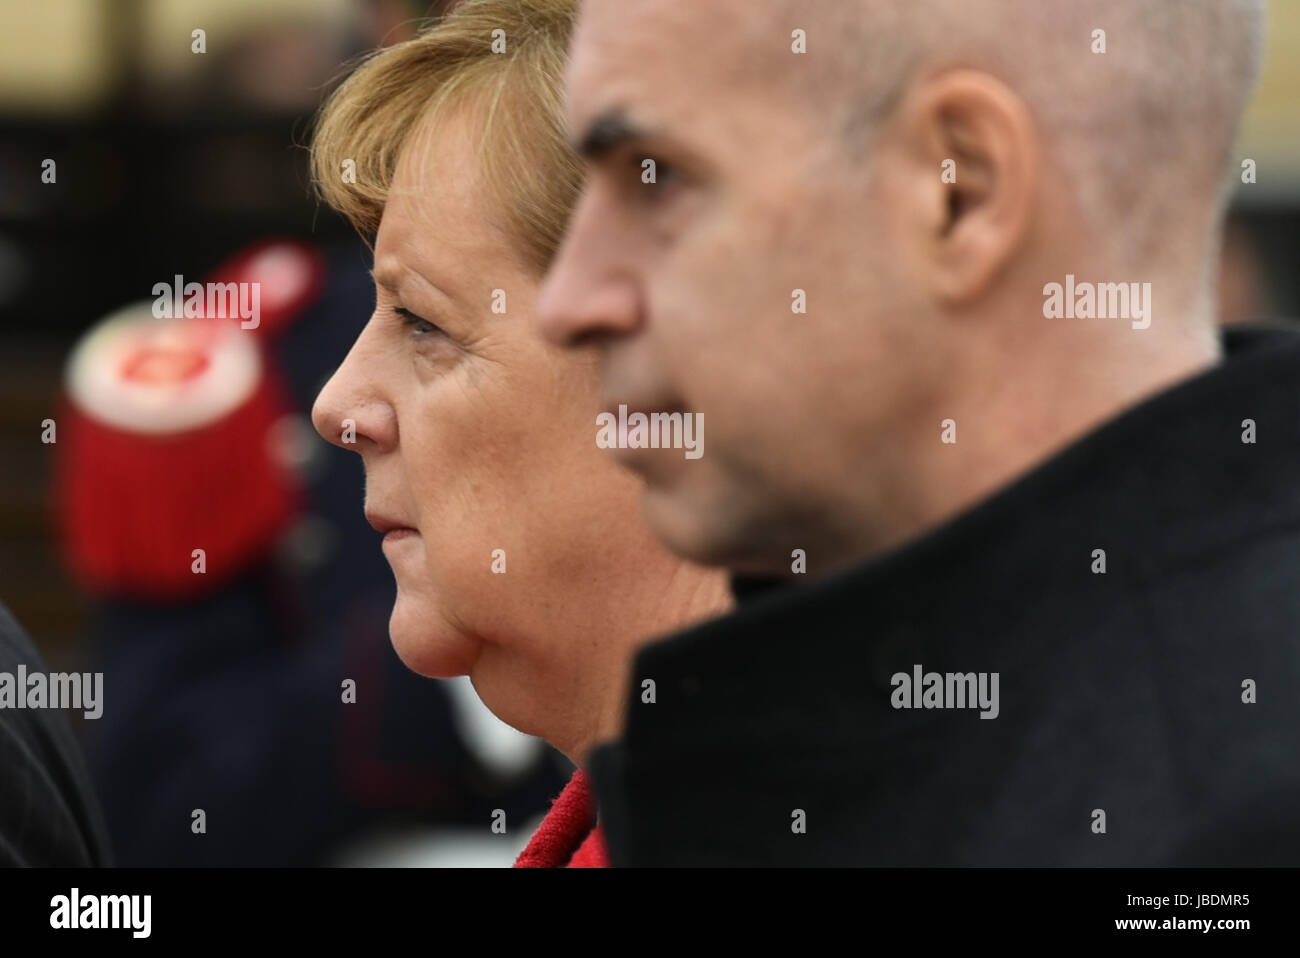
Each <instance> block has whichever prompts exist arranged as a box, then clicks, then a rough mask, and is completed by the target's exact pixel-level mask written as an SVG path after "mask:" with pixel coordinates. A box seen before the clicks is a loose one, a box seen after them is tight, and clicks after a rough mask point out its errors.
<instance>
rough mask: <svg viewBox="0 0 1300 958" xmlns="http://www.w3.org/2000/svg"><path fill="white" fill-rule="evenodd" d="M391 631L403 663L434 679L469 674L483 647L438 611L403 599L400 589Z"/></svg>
mask: <svg viewBox="0 0 1300 958" xmlns="http://www.w3.org/2000/svg"><path fill="white" fill-rule="evenodd" d="M388 634H389V636H390V637H391V638H392V640H393V649H394V650H396V652H397V657H398V658H399V659H401V660H402V663H403V664H404V665H405V666H406V667H407V668H408V669H410V670H411V671H412V672H416V673H418V674H419V675H423V676H427V677H428V678H431V679H453V678H456V677H457V676H460V675H468V674H469V672H470V669H472V668H473V667H474V661H475V659H477V658H478V654H479V650H480V648H481V646H480V644H479V642H477V641H476V640H474V639H471V638H469V637H467V636H465V635H462V634H461V633H459V632H457V631H456V630H455V629H453V628H451V626H449V625H447V624H446V623H445V622H444V621H443V620H442V617H441V616H439V615H438V613H437V612H436V611H434V610H431V609H420V608H417V607H414V606H413V605H412V604H411V603H408V602H403V601H402V597H401V595H400V593H399V595H398V598H397V603H396V604H395V605H394V606H393V614H392V617H391V618H390V619H389V621H388Z"/></svg>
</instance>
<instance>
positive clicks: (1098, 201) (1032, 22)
mask: <svg viewBox="0 0 1300 958" xmlns="http://www.w3.org/2000/svg"><path fill="white" fill-rule="evenodd" d="M1264 6H1265V4H1264V0H803V2H796V0H788V7H787V8H786V10H785V11H784V14H785V17H786V19H787V20H788V21H789V22H790V25H791V29H793V28H795V27H802V28H804V29H806V30H808V33H809V40H808V45H809V51H808V54H807V60H808V61H811V62H808V63H807V64H806V66H807V74H806V76H807V78H808V79H809V80H810V81H811V82H812V83H813V85H814V92H815V94H816V95H817V96H818V98H819V99H821V100H823V101H825V100H826V99H827V97H829V96H832V95H834V96H835V97H836V98H837V99H838V100H839V103H840V106H841V111H840V112H839V113H838V115H836V112H835V111H834V110H833V109H830V107H831V104H830V103H826V104H825V105H826V107H827V110H826V112H827V115H830V116H835V117H836V119H837V120H839V121H841V122H842V123H843V125H844V128H845V130H846V132H847V134H848V135H849V137H850V138H851V139H853V138H856V139H858V140H860V141H862V142H869V138H870V134H871V132H872V130H873V129H874V128H875V122H876V121H877V120H878V119H879V118H880V117H881V116H883V115H885V114H887V113H888V112H889V110H890V109H892V107H893V106H894V105H895V104H896V102H897V100H898V98H899V96H900V95H901V94H902V93H903V91H904V90H905V89H906V87H907V85H908V83H909V82H910V81H911V80H912V79H913V78H914V77H915V76H916V74H917V72H918V71H926V70H930V69H934V68H941V67H944V66H953V67H959V66H969V67H973V68H977V69H983V70H986V71H987V72H989V73H991V74H993V75H995V76H997V77H998V78H1000V79H1002V80H1003V81H1004V82H1005V83H1007V84H1008V85H1009V86H1010V87H1011V88H1012V89H1014V90H1016V91H1017V92H1018V93H1019V94H1020V95H1021V96H1022V97H1023V98H1024V100H1025V102H1026V103H1027V104H1028V106H1029V108H1030V110H1031V111H1032V113H1033V116H1034V119H1035V121H1036V123H1037V124H1038V125H1039V128H1040V130H1041V132H1042V133H1043V136H1044V140H1045V141H1046V142H1047V143H1048V144H1049V146H1050V149H1051V152H1050V154H1049V155H1048V156H1047V157H1046V158H1045V159H1046V161H1047V163H1048V164H1049V168H1048V170H1047V171H1046V172H1047V176H1049V177H1051V176H1052V175H1053V168H1056V169H1060V170H1061V171H1062V172H1063V173H1064V174H1065V176H1063V177H1062V180H1063V182H1062V186H1063V188H1064V187H1066V186H1067V185H1068V184H1067V183H1066V182H1064V181H1065V180H1066V179H1067V178H1068V180H1069V181H1070V182H1072V183H1073V185H1074V188H1075V189H1076V190H1077V191H1078V194H1079V195H1078V200H1079V205H1080V207H1081V208H1082V209H1083V210H1085V211H1087V212H1088V213H1089V214H1090V216H1091V217H1092V219H1093V221H1094V223H1095V224H1096V225H1097V226H1098V228H1099V229H1101V230H1103V231H1105V230H1106V227H1107V226H1108V224H1114V223H1122V224H1123V226H1124V231H1123V232H1124V236H1123V237H1122V240H1123V242H1122V244H1121V245H1122V246H1123V250H1122V253H1121V255H1126V256H1129V257H1134V258H1138V259H1143V258H1144V257H1147V256H1149V255H1152V254H1157V253H1158V248H1157V244H1158V243H1159V234H1160V232H1161V230H1160V227H1161V225H1162V224H1164V225H1166V226H1167V225H1168V222H1169V219H1170V214H1171V213H1172V212H1173V211H1175V210H1177V209H1179V208H1180V206H1186V204H1194V203H1195V202H1196V199H1197V197H1208V198H1210V199H1211V201H1212V202H1213V204H1214V206H1213V208H1212V210H1211V211H1210V212H1211V214H1212V215H1213V217H1214V221H1215V222H1216V223H1217V221H1218V218H1219V217H1221V215H1222V212H1223V208H1224V206H1225V204H1226V198H1227V189H1226V187H1227V185H1228V174H1229V171H1230V170H1234V169H1236V166H1237V164H1236V163H1235V162H1234V159H1233V148H1234V145H1235V143H1236V139H1237V135H1238V131H1239V128H1240V123H1241V118H1242V114H1243V112H1244V110H1245V105H1246V102H1247V100H1248V99H1249V96H1250V92H1251V90H1252V89H1253V87H1254V85H1255V82H1256V80H1257V78H1258V74H1259V69H1260V62H1261V60H1262V49H1263V36H1264V20H1265V9H1264ZM1095 31H1104V42H1105V52H1104V53H1101V52H1094V48H1097V49H1100V43H1101V40H1102V35H1101V34H1097V33H1095ZM819 47H820V51H819V49H818V48H819ZM819 59H820V60H821V63H820V64H819V63H818V62H817V61H818V60H819ZM832 91H834V92H832ZM845 92H847V93H848V94H849V95H848V96H847V97H845V96H844V93H845ZM1109 231H1110V232H1112V233H1113V232H1114V229H1113V227H1111V228H1110V230H1109ZM1112 238H1114V237H1112ZM1117 252H1118V251H1117Z"/></svg>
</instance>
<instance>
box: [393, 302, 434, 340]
mask: <svg viewBox="0 0 1300 958" xmlns="http://www.w3.org/2000/svg"><path fill="white" fill-rule="evenodd" d="M393 312H394V313H396V314H397V315H398V316H400V317H402V324H403V325H404V326H406V328H407V329H409V330H410V331H411V335H413V336H427V335H429V334H434V335H439V336H445V335H446V333H444V332H443V331H442V330H441V329H440V328H439V327H437V326H435V325H434V324H433V323H431V322H429V321H428V320H427V319H421V318H420V317H419V316H416V315H415V313H413V312H411V311H410V310H409V309H406V308H405V307H403V306H394V307H393Z"/></svg>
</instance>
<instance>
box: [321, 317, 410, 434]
mask: <svg viewBox="0 0 1300 958" xmlns="http://www.w3.org/2000/svg"><path fill="white" fill-rule="evenodd" d="M364 337H365V334H364V333H363V334H362V339H364ZM362 339H358V340H357V342H356V343H355V344H354V345H353V347H352V350H351V351H350V352H349V353H348V355H347V358H345V359H344V360H343V365H341V366H340V367H339V368H338V369H337V370H335V372H334V375H333V376H331V377H330V378H329V381H328V382H326V383H325V385H324V386H323V387H322V388H321V391H320V394H319V395H318V396H317V397H316V402H315V403H314V404H313V405H312V409H311V421H312V425H313V426H315V427H316V431H317V432H318V433H320V435H321V437H322V438H324V439H325V440H326V441H327V442H331V443H333V444H334V445H336V446H338V447H339V448H341V449H349V450H351V451H352V452H356V453H365V452H367V451H370V450H373V449H375V448H378V449H388V448H392V447H393V446H395V445H396V443H397V417H396V415H395V414H394V412H393V407H392V403H391V401H390V400H389V398H388V397H387V396H385V395H383V394H382V393H381V392H380V390H379V389H378V388H377V386H376V384H377V383H379V382H382V381H383V377H382V376H381V375H380V370H376V369H373V368H371V367H372V366H373V363H372V362H368V361H367V355H366V352H365V350H364V349H363V344H362Z"/></svg>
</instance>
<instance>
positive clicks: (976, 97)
mask: <svg viewBox="0 0 1300 958" xmlns="http://www.w3.org/2000/svg"><path fill="white" fill-rule="evenodd" d="M900 106H901V111H900V117H899V119H900V121H901V123H900V126H901V131H902V132H903V135H904V138H905V142H906V146H905V149H904V152H905V154H906V156H907V159H908V167H909V169H908V171H907V179H908V181H909V193H910V194H911V197H912V201H913V202H917V203H919V206H916V207H914V212H915V213H917V214H919V215H918V216H916V218H915V219H914V220H913V226H914V227H915V228H916V230H918V231H919V232H916V233H913V235H912V237H911V241H912V243H914V244H915V249H914V252H916V253H917V254H919V256H918V258H917V260H916V262H917V264H918V267H919V269H920V270H921V279H922V280H923V281H924V283H925V285H926V287H927V288H929V289H930V291H931V293H932V294H933V295H934V296H935V298H936V299H938V300H939V301H940V302H943V303H945V304H948V305H957V304H961V303H965V302H969V301H971V300H973V299H975V298H977V297H978V296H980V295H981V294H982V293H983V292H984V291H985V290H986V289H987V288H988V286H989V284H990V283H991V282H992V281H993V280H994V278H995V277H996V276H997V275H998V273H999V271H1001V270H1002V269H1003V267H1005V266H1006V264H1007V263H1008V261H1009V260H1010V259H1011V258H1012V256H1013V255H1014V254H1015V252H1016V250H1017V249H1018V248H1019V247H1020V245H1021V244H1022V243H1023V242H1024V241H1025V240H1026V238H1027V235H1028V233H1029V230H1030V227H1031V221H1032V218H1033V214H1034V206H1035V202H1034V199H1035V194H1036V191H1037V186H1038V168H1039V163H1040V147H1039V141H1038V132H1037V129H1036V128H1035V126H1034V123H1033V120H1032V118H1031V116H1030V113H1029V109H1028V107H1027V105H1026V104H1025V102H1024V100H1022V99H1021V98H1020V97H1019V96H1017V95H1016V94H1015V93H1014V92H1012V90H1011V89H1010V88H1008V87H1007V86H1006V85H1005V84H1003V83H1002V82H1001V81H999V80H997V79H996V78H994V77H992V76H990V75H989V74H987V73H981V72H979V71H977V70H953V71H949V72H947V73H942V74H939V75H938V76H935V77H933V78H932V79H929V80H927V81H925V82H923V83H921V84H920V85H919V86H917V87H915V88H914V89H913V90H912V91H911V92H910V93H909V95H908V96H907V97H906V99H905V100H904V102H903V103H902V104H900ZM913 186H915V189H914V190H913V189H911V187H913Z"/></svg>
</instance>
